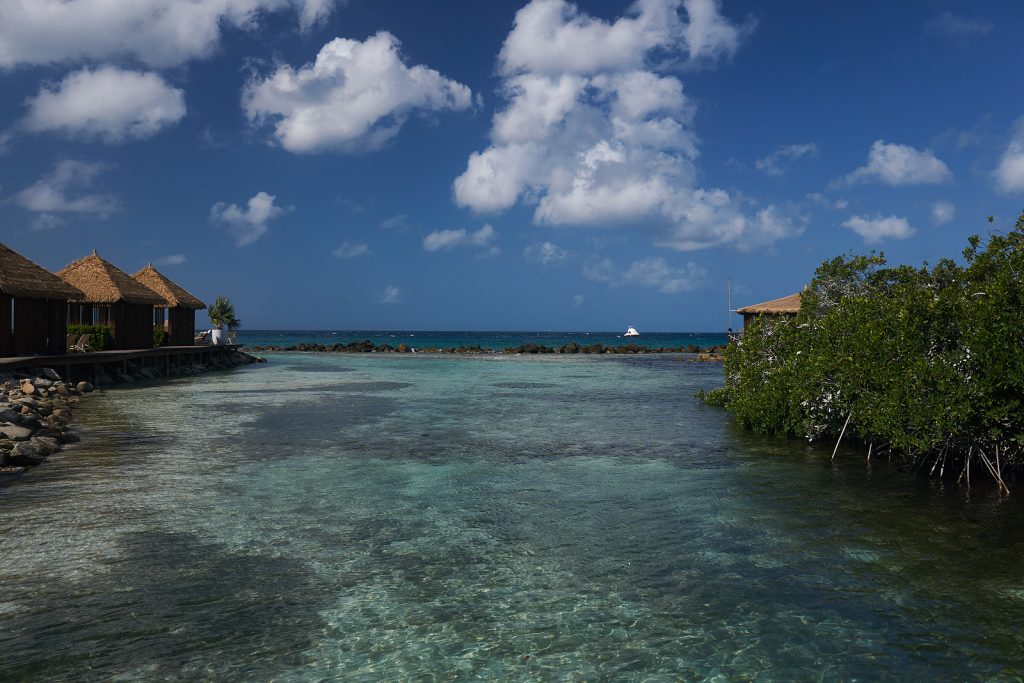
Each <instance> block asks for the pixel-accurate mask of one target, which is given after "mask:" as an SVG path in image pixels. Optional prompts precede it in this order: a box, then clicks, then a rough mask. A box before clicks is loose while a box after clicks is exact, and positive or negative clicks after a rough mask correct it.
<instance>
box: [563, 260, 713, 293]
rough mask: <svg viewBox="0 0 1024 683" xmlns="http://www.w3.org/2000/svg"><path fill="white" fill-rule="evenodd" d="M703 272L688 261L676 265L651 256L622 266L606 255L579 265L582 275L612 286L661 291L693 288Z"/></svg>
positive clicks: (703, 279) (697, 285)
mask: <svg viewBox="0 0 1024 683" xmlns="http://www.w3.org/2000/svg"><path fill="white" fill-rule="evenodd" d="M707 275H708V273H707V270H706V269H704V268H702V267H701V266H699V265H697V264H696V263H693V262H692V261H691V262H688V263H687V264H686V265H685V266H683V267H682V268H676V267H674V266H671V265H669V263H668V262H667V261H665V259H663V258H659V257H655V256H651V257H648V258H644V259H640V260H639V261H634V262H633V263H631V264H630V265H629V266H628V267H626V268H624V269H620V268H618V267H617V266H616V265H615V263H614V262H613V261H612V260H611V259H607V258H605V259H600V260H595V261H591V262H589V263H587V265H585V266H584V267H583V277H585V278H587V279H588V280H592V281H594V282H605V283H607V284H608V285H610V286H612V287H623V286H626V285H631V286H638V287H651V288H654V289H657V290H658V291H660V292H663V293H665V294H678V293H679V292H688V291H691V290H694V289H697V288H698V287H700V286H701V285H703V284H704V282H705V280H707Z"/></svg>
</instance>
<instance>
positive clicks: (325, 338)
mask: <svg viewBox="0 0 1024 683" xmlns="http://www.w3.org/2000/svg"><path fill="white" fill-rule="evenodd" d="M624 331H625V330H623V332H624ZM364 339H369V340H370V341H372V342H373V343H374V344H377V345H382V344H390V345H391V346H394V347H397V346H398V345H399V344H405V345H406V346H409V347H413V348H433V349H453V348H458V347H460V346H480V347H481V348H484V349H493V350H495V351H500V350H502V349H506V348H510V347H516V346H521V345H523V344H542V345H544V346H551V347H556V348H557V347H559V346H563V345H565V344H568V343H569V342H576V343H577V344H581V345H589V344H598V343H600V344H604V345H605V346H619V345H621V344H637V345H639V346H645V347H647V348H674V349H678V348H679V347H686V346H689V345H690V344H696V345H697V346H700V347H705V346H715V345H718V344H725V342H726V340H727V337H726V334H725V333H724V332H723V333H718V332H653V333H647V332H644V333H642V334H641V335H640V336H639V337H623V336H622V332H416V331H408V330H405V331H396V330H247V329H240V330H238V336H237V341H238V342H239V343H240V344H246V345H249V346H294V345H295V344H303V343H305V344H324V345H326V346H330V345H332V344H348V343H349V342H354V341H362V340H364Z"/></svg>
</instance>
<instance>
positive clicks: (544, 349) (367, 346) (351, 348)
mask: <svg viewBox="0 0 1024 683" xmlns="http://www.w3.org/2000/svg"><path fill="white" fill-rule="evenodd" d="M248 348H250V349H251V350H253V351H278V352H289V351H303V352H314V353H452V354H470V355H472V354H485V353H505V354H559V353H562V354H644V353H690V354H699V355H700V356H701V358H700V360H712V359H717V357H718V356H719V354H721V352H722V351H723V350H724V348H725V347H723V346H708V347H700V346H697V345H696V344H688V345H686V346H678V347H647V346H641V345H639V344H622V345H619V346H605V345H604V344H600V343H598V344H579V343H577V342H569V343H568V344H563V345H562V346H545V345H543V344H520V345H519V346H509V347H505V348H503V349H491V348H485V347H482V346H480V345H479V344H477V345H474V346H458V347H451V348H415V347H410V346H408V345H406V344H399V345H398V346H392V345H391V344H374V343H373V342H371V341H370V340H368V339H367V340H363V341H354V342H349V343H348V344H341V343H338V344H307V343H302V344H294V345H291V346H274V345H270V346H253V347H248Z"/></svg>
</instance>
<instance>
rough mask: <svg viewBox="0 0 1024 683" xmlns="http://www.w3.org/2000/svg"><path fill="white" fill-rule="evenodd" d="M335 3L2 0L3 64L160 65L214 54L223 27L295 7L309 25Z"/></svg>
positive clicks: (246, 24)
mask: <svg viewBox="0 0 1024 683" xmlns="http://www.w3.org/2000/svg"><path fill="white" fill-rule="evenodd" d="M335 4H337V3H336V0H200V1H197V0H121V1H114V0H0V68H2V67H12V66H18V65H22V64H51V63H58V62H67V61H101V60H107V59H113V58H120V57H131V58H134V59H137V60H139V61H141V62H143V63H145V64H149V65H150V66H156V67H168V66H175V65H178V64H182V63H184V62H186V61H188V60H190V59H197V58H203V57H208V56H210V55H211V54H213V53H214V51H216V49H217V48H218V46H219V44H220V34H221V29H223V28H226V27H234V28H240V29H253V28H256V27H257V26H258V25H259V23H260V19H261V15H262V14H263V13H265V12H274V11H279V10H283V9H293V10H295V11H296V12H297V13H298V19H299V27H300V28H301V29H302V30H304V31H305V30H308V29H309V28H311V27H313V26H314V25H316V24H317V23H319V22H321V21H322V20H323V19H325V18H326V17H327V15H328V14H329V13H330V12H331V10H332V9H333V7H334V5H335Z"/></svg>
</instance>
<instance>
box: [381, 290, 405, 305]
mask: <svg viewBox="0 0 1024 683" xmlns="http://www.w3.org/2000/svg"><path fill="white" fill-rule="evenodd" d="M401 297H402V290H401V289H400V288H398V287H395V286H394V285H388V286H387V287H385V288H384V291H383V292H382V293H381V296H380V302H381V303H382V304H397V303H398V302H399V301H401Z"/></svg>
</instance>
